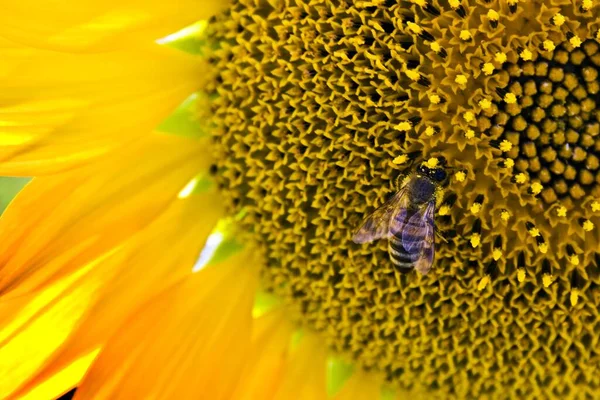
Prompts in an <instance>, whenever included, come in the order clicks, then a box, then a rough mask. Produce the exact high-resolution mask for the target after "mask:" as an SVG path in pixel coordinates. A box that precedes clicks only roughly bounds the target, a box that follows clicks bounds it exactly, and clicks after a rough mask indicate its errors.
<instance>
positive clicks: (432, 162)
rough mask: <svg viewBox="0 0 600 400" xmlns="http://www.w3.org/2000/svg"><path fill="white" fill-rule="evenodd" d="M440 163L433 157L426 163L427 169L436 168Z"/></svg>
mask: <svg viewBox="0 0 600 400" xmlns="http://www.w3.org/2000/svg"><path fill="white" fill-rule="evenodd" d="M438 163H439V161H438V159H437V158H435V157H431V158H430V159H429V160H427V161H426V162H425V165H426V166H427V168H435V167H437V166H438Z"/></svg>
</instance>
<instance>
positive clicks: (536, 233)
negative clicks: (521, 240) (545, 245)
mask: <svg viewBox="0 0 600 400" xmlns="http://www.w3.org/2000/svg"><path fill="white" fill-rule="evenodd" d="M529 234H530V235H531V236H532V237H537V236H540V230H539V229H538V228H531V229H530V230H529Z"/></svg>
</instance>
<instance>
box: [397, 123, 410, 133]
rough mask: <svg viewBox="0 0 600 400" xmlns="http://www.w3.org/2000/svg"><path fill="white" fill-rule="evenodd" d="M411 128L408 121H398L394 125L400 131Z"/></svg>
mask: <svg viewBox="0 0 600 400" xmlns="http://www.w3.org/2000/svg"><path fill="white" fill-rule="evenodd" d="M411 128H412V124H411V123H410V122H409V121H403V122H400V123H399V124H398V125H396V130H399V131H400V132H406V131H409V130H411Z"/></svg>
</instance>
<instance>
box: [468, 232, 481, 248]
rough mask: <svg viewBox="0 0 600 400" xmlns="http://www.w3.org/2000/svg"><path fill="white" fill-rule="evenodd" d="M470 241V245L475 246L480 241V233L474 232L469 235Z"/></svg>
mask: <svg viewBox="0 0 600 400" xmlns="http://www.w3.org/2000/svg"><path fill="white" fill-rule="evenodd" d="M470 242H471V246H473V248H476V247H477V246H479V244H480V243H481V235H480V234H479V233H474V234H473V235H472V236H471V239H470Z"/></svg>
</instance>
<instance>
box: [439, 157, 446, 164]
mask: <svg viewBox="0 0 600 400" xmlns="http://www.w3.org/2000/svg"><path fill="white" fill-rule="evenodd" d="M437 159H438V163H439V164H440V165H446V157H444V156H438V158H437Z"/></svg>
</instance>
